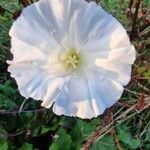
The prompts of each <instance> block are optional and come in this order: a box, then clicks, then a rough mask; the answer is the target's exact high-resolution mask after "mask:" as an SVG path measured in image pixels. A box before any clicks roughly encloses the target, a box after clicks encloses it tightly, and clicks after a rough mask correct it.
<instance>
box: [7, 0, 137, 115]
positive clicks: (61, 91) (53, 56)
mask: <svg viewBox="0 0 150 150" xmlns="http://www.w3.org/2000/svg"><path fill="white" fill-rule="evenodd" d="M10 36H11V45H12V48H11V52H12V53H13V60H12V61H10V62H9V64H10V66H9V68H8V71H9V72H10V73H11V76H12V77H14V78H15V79H16V82H17V84H18V88H19V91H20V93H21V95H23V96H24V97H25V98H29V97H31V98H33V99H35V100H42V104H41V105H42V106H43V107H46V108H50V107H51V106H52V104H53V111H54V113H55V114H57V115H62V114H64V115H66V116H78V117H80V118H93V117H96V116H98V115H100V114H102V113H103V112H104V111H105V109H106V108H109V107H110V106H112V105H113V104H114V103H115V102H116V101H117V100H118V99H119V98H120V97H121V95H122V93H123V89H124V88H123V86H125V85H127V83H128V82H129V80H130V76H131V66H132V64H133V62H134V60H135V49H134V47H133V46H132V45H131V44H130V41H129V38H128V36H127V33H126V31H125V29H124V28H123V27H122V25H121V24H120V23H119V22H118V21H117V20H116V19H115V18H114V17H112V16H111V15H110V14H107V13H106V12H105V11H104V10H103V9H102V8H101V7H100V6H99V5H97V4H96V3H94V2H91V3H87V2H86V1H84V0H41V1H39V2H37V3H34V4H32V5H31V6H29V7H27V8H25V9H24V10H23V12H22V14H21V16H20V17H19V18H18V20H17V21H15V22H14V24H13V26H12V28H11V30H10Z"/></svg>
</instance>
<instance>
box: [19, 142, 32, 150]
mask: <svg viewBox="0 0 150 150" xmlns="http://www.w3.org/2000/svg"><path fill="white" fill-rule="evenodd" d="M19 150H32V145H31V144H29V143H24V144H23V146H22V147H21V148H20V149H19Z"/></svg>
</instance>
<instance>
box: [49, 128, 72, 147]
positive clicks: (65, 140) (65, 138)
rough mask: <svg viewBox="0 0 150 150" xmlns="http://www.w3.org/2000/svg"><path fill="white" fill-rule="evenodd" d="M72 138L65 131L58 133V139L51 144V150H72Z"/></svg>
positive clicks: (61, 130)
mask: <svg viewBox="0 0 150 150" xmlns="http://www.w3.org/2000/svg"><path fill="white" fill-rule="evenodd" d="M71 145H72V140H71V136H70V135H69V134H67V133H66V131H65V130H64V129H60V130H59V131H58V138H56V140H55V141H54V142H53V143H52V144H51V146H50V148H49V150H62V149H64V150H71Z"/></svg>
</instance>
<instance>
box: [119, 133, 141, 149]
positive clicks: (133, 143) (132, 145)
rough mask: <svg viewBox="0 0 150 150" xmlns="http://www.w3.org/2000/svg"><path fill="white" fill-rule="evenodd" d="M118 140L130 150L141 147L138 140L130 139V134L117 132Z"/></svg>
mask: <svg viewBox="0 0 150 150" xmlns="http://www.w3.org/2000/svg"><path fill="white" fill-rule="evenodd" d="M118 133H119V134H118V136H119V139H120V140H121V141H122V142H123V143H125V144H127V145H128V146H129V147H130V148H131V149H137V148H139V147H140V146H141V141H140V140H139V139H134V138H132V137H131V134H130V132H127V131H124V130H119V131H118Z"/></svg>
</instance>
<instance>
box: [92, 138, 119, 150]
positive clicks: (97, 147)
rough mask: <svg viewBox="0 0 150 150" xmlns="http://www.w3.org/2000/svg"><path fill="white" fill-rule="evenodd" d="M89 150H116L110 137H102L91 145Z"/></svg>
mask: <svg viewBox="0 0 150 150" xmlns="http://www.w3.org/2000/svg"><path fill="white" fill-rule="evenodd" d="M91 150H116V147H115V142H114V139H113V138H112V137H111V136H104V137H103V138H102V139H101V140H99V141H98V142H96V143H94V144H93V146H92V147H91Z"/></svg>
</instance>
